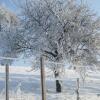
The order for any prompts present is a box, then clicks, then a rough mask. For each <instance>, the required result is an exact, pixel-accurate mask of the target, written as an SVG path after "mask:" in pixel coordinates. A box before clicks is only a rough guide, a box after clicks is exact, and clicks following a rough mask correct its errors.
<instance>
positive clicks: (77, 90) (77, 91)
mask: <svg viewBox="0 0 100 100" xmlns="http://www.w3.org/2000/svg"><path fill="white" fill-rule="evenodd" d="M76 94H77V100H79V99H80V97H79V78H77V89H76Z"/></svg>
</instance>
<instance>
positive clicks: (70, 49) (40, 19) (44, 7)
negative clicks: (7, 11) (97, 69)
mask: <svg viewBox="0 0 100 100" xmlns="http://www.w3.org/2000/svg"><path fill="white" fill-rule="evenodd" d="M21 11H22V12H21V14H22V24H23V25H22V26H23V29H24V32H23V33H21V34H23V36H24V37H23V38H24V40H21V41H20V42H18V43H17V46H16V50H18V51H29V52H31V53H32V52H33V53H34V52H35V54H36V52H37V54H44V55H45V56H46V57H48V58H49V60H52V61H55V62H63V61H64V60H67V61H68V62H72V63H76V62H80V63H82V64H85V65H88V64H93V63H96V56H97V49H96V45H95V40H96V35H97V34H99V31H100V18H98V17H97V16H96V14H95V13H93V12H92V11H91V10H90V8H89V7H87V5H85V4H84V3H77V1H76V0H36V1H34V0H25V2H24V3H23V5H22V4H21Z"/></svg>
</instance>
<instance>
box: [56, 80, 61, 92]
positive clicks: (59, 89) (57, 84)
mask: <svg viewBox="0 0 100 100" xmlns="http://www.w3.org/2000/svg"><path fill="white" fill-rule="evenodd" d="M56 92H61V84H60V83H59V80H56Z"/></svg>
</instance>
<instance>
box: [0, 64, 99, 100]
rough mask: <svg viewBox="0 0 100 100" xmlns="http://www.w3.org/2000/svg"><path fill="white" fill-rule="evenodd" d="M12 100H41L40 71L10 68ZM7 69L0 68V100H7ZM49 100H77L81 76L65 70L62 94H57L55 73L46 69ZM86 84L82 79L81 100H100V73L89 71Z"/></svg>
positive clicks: (62, 78) (62, 79) (27, 68)
mask: <svg viewBox="0 0 100 100" xmlns="http://www.w3.org/2000/svg"><path fill="white" fill-rule="evenodd" d="M9 69H10V82H9V86H10V91H9V92H10V100H41V86H40V83H41V81H40V70H36V71H31V72H30V70H31V67H23V66H22V67H18V66H10V67H9ZM4 72H5V67H4V66H0V98H1V99H0V100H5V89H4V87H5V85H4V79H5V74H4ZM45 72H46V73H45V75H46V91H47V93H46V97H47V100H76V98H77V95H76V92H75V91H76V86H77V84H76V79H77V78H80V74H79V73H78V72H77V71H75V70H72V69H65V73H64V74H63V75H62V77H59V78H58V79H59V80H60V82H61V84H62V89H63V90H62V93H56V90H55V80H56V79H55V78H54V75H53V72H52V71H51V70H50V69H48V68H46V69H45ZM87 74H88V75H87V77H86V80H85V84H84V85H83V82H82V80H81V79H80V89H79V92H80V100H100V72H99V71H87Z"/></svg>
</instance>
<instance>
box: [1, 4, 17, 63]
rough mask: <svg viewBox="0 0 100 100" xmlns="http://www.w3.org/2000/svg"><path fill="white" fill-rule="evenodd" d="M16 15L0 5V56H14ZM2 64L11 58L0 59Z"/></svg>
mask: <svg viewBox="0 0 100 100" xmlns="http://www.w3.org/2000/svg"><path fill="white" fill-rule="evenodd" d="M17 24H18V18H17V16H16V15H15V14H14V13H12V12H11V11H9V10H8V9H7V8H5V7H3V6H0V56H4V57H14V56H15V54H16V53H15V51H14V49H13V47H14V46H15V45H14V44H13V41H14V37H17V33H16V28H17ZM0 62H1V63H2V64H4V63H11V62H12V61H11V60H0Z"/></svg>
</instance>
